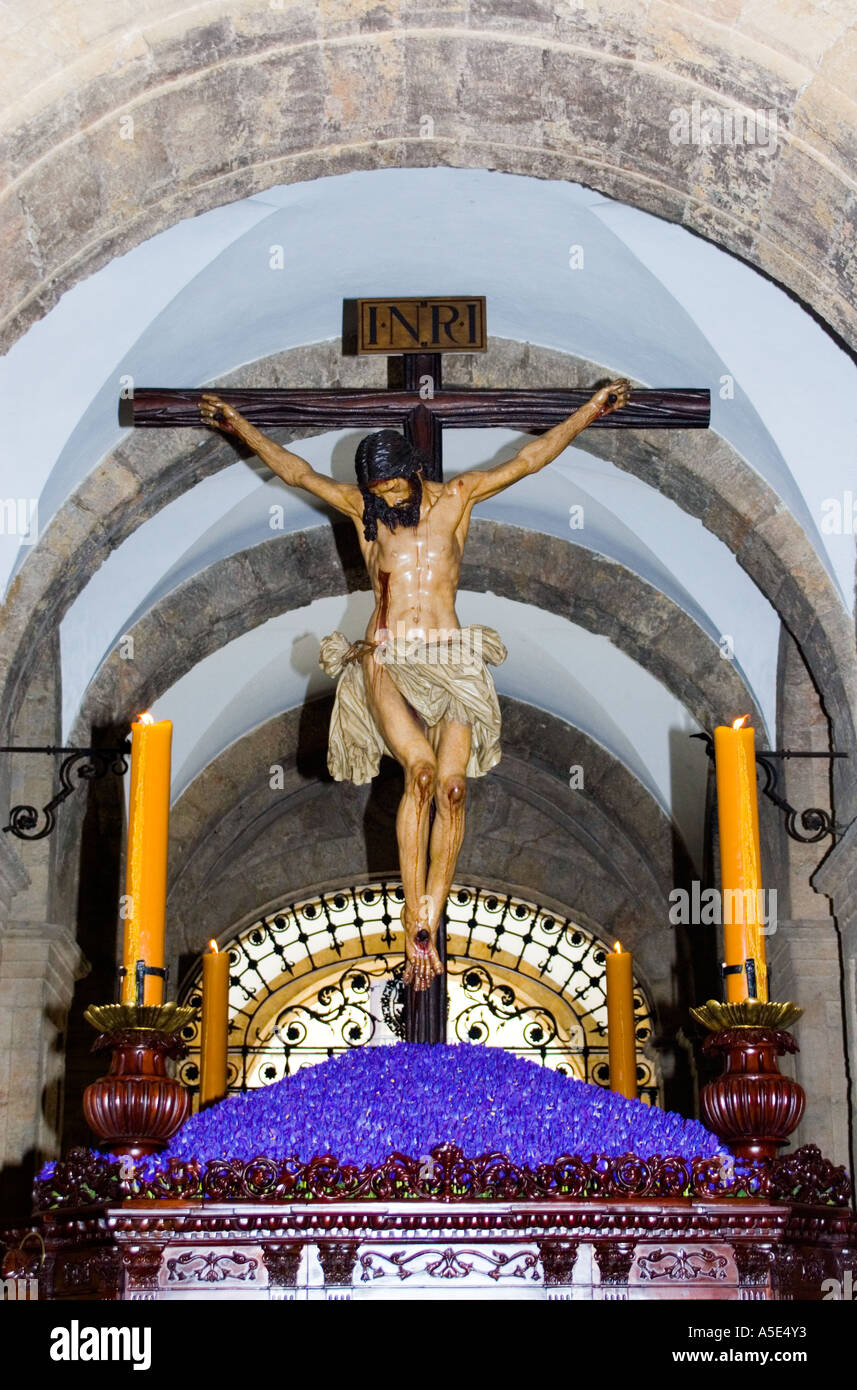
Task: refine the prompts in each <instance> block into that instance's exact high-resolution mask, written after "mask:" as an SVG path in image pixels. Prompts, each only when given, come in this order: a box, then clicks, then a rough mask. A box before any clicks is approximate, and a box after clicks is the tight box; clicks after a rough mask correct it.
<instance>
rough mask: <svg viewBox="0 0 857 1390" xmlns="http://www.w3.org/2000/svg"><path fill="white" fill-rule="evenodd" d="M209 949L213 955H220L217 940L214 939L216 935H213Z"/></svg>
mask: <svg viewBox="0 0 857 1390" xmlns="http://www.w3.org/2000/svg"><path fill="white" fill-rule="evenodd" d="M208 949H209V951H211V953H212V954H213V955H215V956H219V955H220V952H219V950H218V949H217V942H216V941H215V940H214V937H212V939H211V940H210V941H209V943H208Z"/></svg>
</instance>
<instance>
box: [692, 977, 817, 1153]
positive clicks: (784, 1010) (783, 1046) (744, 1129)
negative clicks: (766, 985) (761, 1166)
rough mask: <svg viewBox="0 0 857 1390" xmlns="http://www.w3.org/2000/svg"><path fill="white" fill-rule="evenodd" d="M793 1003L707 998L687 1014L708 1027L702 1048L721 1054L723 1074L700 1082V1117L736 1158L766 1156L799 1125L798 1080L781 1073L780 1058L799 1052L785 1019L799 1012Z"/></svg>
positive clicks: (800, 1095) (794, 1018) (801, 1094)
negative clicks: (699, 1006)
mask: <svg viewBox="0 0 857 1390" xmlns="http://www.w3.org/2000/svg"><path fill="white" fill-rule="evenodd" d="M802 1012H803V1010H802V1009H800V1008H799V1007H798V1005H797V1004H793V1003H786V1004H777V1003H773V1002H768V1001H762V1000H759V999H747V1000H744V1001H743V1002H741V1003H737V1004H721V1003H719V1002H718V1001H717V1000H715V999H710V1000H709V1001H708V1003H707V1004H704V1005H703V1006H702V1007H701V1008H698V1009H691V1014H692V1015H693V1017H694V1018H695V1019H696V1020H697V1022H699V1023H701V1024H702V1025H703V1026H704V1027H706V1028H708V1029H709V1033H708V1037H707V1038H706V1039H705V1041H704V1043H703V1044H702V1050H703V1052H705V1053H708V1054H709V1055H711V1054H715V1055H716V1054H719V1055H721V1056H722V1057H723V1059H724V1063H725V1066H724V1070H723V1074H722V1075H721V1076H718V1077H715V1079H714V1080H713V1081H709V1082H708V1084H707V1085H706V1086H703V1088H702V1091H701V1092H700V1097H699V1103H700V1110H701V1112H702V1119H703V1121H704V1123H705V1124H706V1125H707V1126H708V1128H709V1129H711V1130H713V1132H714V1133H715V1134H716V1135H717V1136H718V1138H719V1139H722V1140H723V1141H724V1143H725V1144H726V1145H727V1146H728V1147H729V1149H730V1151H731V1152H732V1153H733V1154H734V1155H735V1157H736V1158H743V1159H751V1160H754V1159H770V1158H775V1157H776V1155H777V1151H778V1150H779V1149H780V1148H782V1146H783V1145H784V1144H785V1143H786V1141H787V1140H788V1137H789V1135H790V1134H791V1133H792V1132H793V1130H795V1129H797V1126H798V1125H799V1124H800V1121H801V1117H802V1115H803V1112H804V1107H805V1105H806V1094H805V1092H804V1089H803V1087H802V1086H800V1085H799V1084H798V1082H797V1081H794V1080H793V1079H792V1078H791V1077H790V1076H783V1074H782V1073H781V1071H780V1069H779V1064H778V1060H777V1059H778V1058H779V1057H783V1056H785V1054H786V1053H787V1052H797V1051H798V1045H797V1043H796V1042H795V1039H794V1038H793V1036H792V1034H791V1033H788V1032H786V1030H785V1027H784V1025H785V1024H787V1023H794V1022H796V1021H797V1019H798V1018H800V1016H801V1013H802Z"/></svg>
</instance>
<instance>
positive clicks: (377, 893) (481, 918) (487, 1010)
mask: <svg viewBox="0 0 857 1390" xmlns="http://www.w3.org/2000/svg"><path fill="white" fill-rule="evenodd" d="M403 904H404V894H403V892H402V886H401V884H400V883H398V882H389V881H379V882H375V883H368V884H360V885H358V886H356V887H350V888H341V889H338V890H335V891H333V892H329V893H324V894H321V895H319V896H317V897H314V898H310V899H307V900H305V901H301V902H296V903H292V904H290V905H289V906H287V907H283V908H282V909H281V910H280V911H278V912H275V913H268V914H266V915H265V916H264V917H261V918H260V919H259V920H258V921H257V922H254V923H253V925H252V926H250V927H247V928H245V930H244V931H242V932H241V933H240V934H239V935H238V936H237V937H236V938H235V939H234V940H233V941H232V942H231V943H230V944H229V945H228V946H226V947H224V949H225V950H227V951H228V953H229V960H230V990H229V1014H230V1018H229V1088H230V1090H247V1089H249V1088H251V1087H255V1086H266V1085H269V1084H270V1083H271V1082H274V1081H279V1080H280V1079H281V1078H282V1077H284V1076H288V1075H290V1074H292V1073H293V1072H295V1071H297V1070H298V1069H299V1068H300V1067H304V1066H311V1065H312V1064H313V1063H315V1062H321V1061H324V1059H325V1058H327V1057H332V1056H334V1054H335V1053H337V1052H344V1051H346V1050H347V1049H348V1048H352V1047H366V1046H378V1045H383V1044H388V1043H392V1042H395V1041H396V1040H397V1039H398V1038H399V1037H401V1035H402V1028H403V1013H404V1006H403V997H402V996H403V987H402V985H401V979H400V977H401V974H402V970H403V968H404V962H403V959H402V949H403V948H402V928H401V920H400V918H401V911H402V907H403ZM447 935H448V999H449V1014H448V1023H447V1040H448V1041H449V1042H467V1043H474V1044H482V1045H486V1046H491V1047H505V1048H506V1049H507V1050H508V1051H510V1052H514V1053H516V1054H517V1055H518V1056H523V1057H529V1058H531V1059H532V1060H533V1061H535V1062H539V1063H541V1064H542V1065H543V1066H548V1067H553V1068H555V1069H556V1070H557V1071H561V1072H565V1073H566V1074H567V1075H569V1076H573V1077H576V1078H577V1079H579V1080H582V1081H593V1082H596V1083H597V1084H598V1085H601V1086H606V1085H607V1084H608V1082H609V1075H608V1068H607V1000H606V995H605V954H606V953H605V948H604V946H603V944H602V943H601V942H600V941H598V940H597V938H596V937H594V936H593V935H592V934H591V933H590V932H587V931H586V930H584V928H582V927H580V926H579V925H577V923H575V922H573V921H571V920H569V919H568V918H564V917H559V916H557V915H556V914H555V913H551V912H549V911H547V910H546V909H544V908H541V907H539V906H538V905H537V904H535V903H532V902H527V901H525V900H523V899H520V898H516V897H512V896H510V895H508V894H502V893H497V892H495V891H492V890H490V889H487V888H477V887H471V886H467V885H454V886H453V889H452V891H451V893H450V896H449V900H448V904H447ZM201 984H202V968H201V966H200V969H199V971H198V973H197V974H196V975H195V977H194V978H193V979H192V980H191V982H190V984H189V985H188V987H187V989H186V990H185V991H184V995H183V999H182V1002H183V1003H190V1004H194V1005H196V1006H197V1007H198V1006H199V1004H200V1003H201V993H200V991H201ZM634 1008H635V1018H636V1035H637V1080H638V1085H639V1091H640V1098H641V1099H642V1100H646V1101H648V1102H650V1103H653V1102H654V1103H657V1102H658V1101H659V1099H660V1086H659V1081H658V1077H657V1074H656V1071H655V1067H654V1064H653V1062H652V1060H651V1059H650V1058H649V1057H648V1056H646V1054H645V1051H644V1047H645V1044H646V1042H647V1041H648V1040H649V1038H650V1037H651V1033H652V1012H651V1008H650V1006H649V1003H648V1000H647V999H646V998H645V996H644V994H643V991H642V989H641V988H640V987H639V985H636V984H635V988H634ZM184 1038H185V1042H186V1043H187V1045H188V1048H189V1054H188V1056H187V1058H186V1059H185V1060H184V1061H183V1062H182V1063H181V1065H180V1068H179V1074H180V1076H181V1079H182V1081H183V1082H184V1083H185V1085H187V1086H188V1087H189V1088H190V1089H191V1090H192V1091H195V1090H196V1089H197V1087H198V1080H199V1023H198V1022H197V1023H194V1024H192V1025H191V1026H190V1027H189V1028H187V1029H186V1030H185V1033H184Z"/></svg>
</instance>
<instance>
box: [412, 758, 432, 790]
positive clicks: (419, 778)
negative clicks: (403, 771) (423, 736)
mask: <svg viewBox="0 0 857 1390" xmlns="http://www.w3.org/2000/svg"><path fill="white" fill-rule="evenodd" d="M407 777H408V781H409V782H410V783H411V785H412V786H413V787H414V789H415V791H416V792H417V794H418V795H419V797H420V798H421V799H424V798H425V797H427V796H431V795H432V793H433V792H434V787H435V782H436V780H437V764H436V763H433V762H429V761H428V759H427V758H423V759H421V760H420V761H419V762H417V763H414V764H413V766H411V767H409V768H408V772H407Z"/></svg>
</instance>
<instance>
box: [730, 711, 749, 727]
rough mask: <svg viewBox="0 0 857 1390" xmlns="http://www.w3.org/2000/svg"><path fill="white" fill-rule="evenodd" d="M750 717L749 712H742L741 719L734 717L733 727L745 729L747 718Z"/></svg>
mask: <svg viewBox="0 0 857 1390" xmlns="http://www.w3.org/2000/svg"><path fill="white" fill-rule="evenodd" d="M749 718H750V716H749V714H742V715H741V718H740V719H733V720H732V728H733V729H743V727H744V725H745V724H746V723H747V720H748V719H749Z"/></svg>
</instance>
